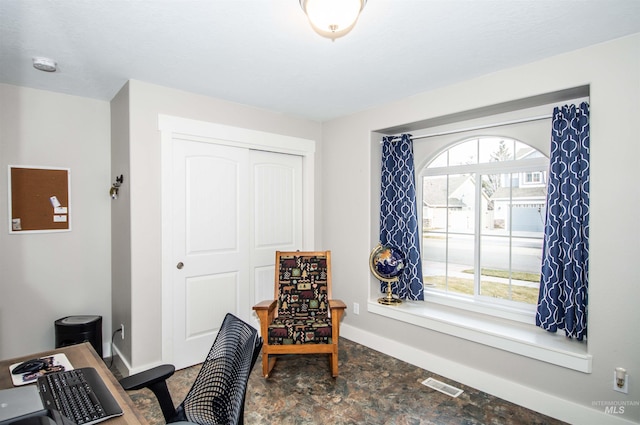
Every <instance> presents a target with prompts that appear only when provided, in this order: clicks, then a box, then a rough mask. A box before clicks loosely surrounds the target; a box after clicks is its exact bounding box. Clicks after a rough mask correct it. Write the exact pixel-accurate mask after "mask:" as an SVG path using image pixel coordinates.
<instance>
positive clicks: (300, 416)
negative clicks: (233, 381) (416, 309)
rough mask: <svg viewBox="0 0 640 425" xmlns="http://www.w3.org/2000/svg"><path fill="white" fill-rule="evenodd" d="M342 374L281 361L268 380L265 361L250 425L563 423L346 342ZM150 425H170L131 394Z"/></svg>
mask: <svg viewBox="0 0 640 425" xmlns="http://www.w3.org/2000/svg"><path fill="white" fill-rule="evenodd" d="M340 344H341V346H340V375H339V376H338V377H337V378H335V379H334V378H332V377H331V374H330V372H329V363H328V359H327V357H326V355H325V356H322V355H304V356H302V355H299V356H282V357H280V358H279V359H278V362H277V363H276V366H275V368H274V370H273V372H272V374H271V376H270V377H269V379H264V378H263V377H262V376H261V374H260V370H261V365H260V358H258V361H257V363H256V366H255V367H254V369H253V372H252V374H251V378H250V380H249V387H248V390H247V396H246V402H245V416H244V421H245V424H246V425H258V424H281V425H288V424H292V425H293V424H296V425H297V424H300V425H302V424H345V425H346V424H354V425H355V424H367V425H369V424H370V425H378V424H380V425H382V424H397V425H403V424H412V425H413V424H415V425H418V424H460V425H463V424H464V425H479V424H483V425H485V424H492V425H493V424H495V425H520V424H522V425H532V424H549V425H557V424H562V423H563V422H561V421H558V420H556V419H553V418H550V417H548V416H545V415H542V414H540V413H537V412H534V411H531V410H528V409H525V408H523V407H520V406H518V405H515V404H513V403H509V402H507V401H504V400H501V399H498V398H496V397H493V396H491V395H489V394H486V393H483V392H480V391H478V390H475V389H473V388H470V387H467V386H464V385H461V384H459V383H457V382H454V381H451V380H448V379H446V378H444V377H441V376H438V375H436V374H434V373H431V372H429V371H426V370H423V369H420V368H418V367H415V366H412V365H410V364H407V363H405V362H402V361H400V360H397V359H394V358H392V357H389V356H386V355H384V354H382V353H379V352H377V351H374V350H371V349H369V348H367V347H364V346H362V345H360V344H356V343H354V342H352V341H349V340H347V339H344V338H342V339H341V340H340ZM198 370H199V367H198V366H194V367H191V368H187V369H184V370H181V371H178V372H176V374H175V375H174V376H173V377H171V378H170V380H169V389H170V391H171V393H172V395H173V398H174V401H175V402H179V401H181V400H182V399H183V398H184V397H185V395H186V393H187V391H188V390H189V388H190V386H191V383H192V382H193V380H194V379H195V377H196V375H197V372H198ZM428 377H433V378H434V379H437V380H440V381H442V382H445V383H447V384H450V385H453V386H455V387H457V388H460V389H462V390H464V392H463V393H462V394H460V395H459V396H458V397H457V398H452V397H450V396H448V395H445V394H442V393H440V392H438V391H436V390H433V389H431V388H428V387H426V386H424V385H422V384H421V382H422V381H423V380H425V379H426V378H428ZM130 395H131V398H132V399H133V400H134V403H135V404H136V406H137V407H138V408H139V409H140V410H142V411H143V412H144V414H145V417H147V418H148V420H149V425H158V424H161V423H163V418H162V413H161V412H160V409H159V407H158V405H157V403H156V402H155V399H154V398H153V395H152V393H151V392H150V391H148V390H141V391H134V392H132V393H131V394H130Z"/></svg>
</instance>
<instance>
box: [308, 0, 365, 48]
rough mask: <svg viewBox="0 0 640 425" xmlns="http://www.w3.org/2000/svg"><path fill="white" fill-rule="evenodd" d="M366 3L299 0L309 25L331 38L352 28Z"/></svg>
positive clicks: (342, 0)
mask: <svg viewBox="0 0 640 425" xmlns="http://www.w3.org/2000/svg"><path fill="white" fill-rule="evenodd" d="M366 3H367V0H300V6H301V7H302V10H304V13H306V15H307V17H308V18H309V22H310V23H311V27H312V28H313V29H314V30H315V31H316V32H317V33H318V34H320V35H321V36H323V37H327V38H330V39H332V40H335V39H336V38H339V37H342V36H343V35H345V34H347V33H348V32H349V31H351V29H353V27H354V26H355V24H356V22H357V21H358V17H359V16H360V12H361V11H362V9H363V8H364V5H365V4H366Z"/></svg>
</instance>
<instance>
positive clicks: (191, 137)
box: [158, 114, 315, 363]
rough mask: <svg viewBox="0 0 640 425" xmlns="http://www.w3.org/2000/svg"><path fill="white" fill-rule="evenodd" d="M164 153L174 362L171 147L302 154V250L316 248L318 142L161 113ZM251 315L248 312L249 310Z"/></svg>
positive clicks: (167, 334) (167, 326)
mask: <svg viewBox="0 0 640 425" xmlns="http://www.w3.org/2000/svg"><path fill="white" fill-rule="evenodd" d="M158 130H159V131H160V155H161V173H160V174H161V198H162V199H161V208H162V212H161V213H162V283H161V285H162V304H161V306H162V307H161V308H162V314H161V316H162V363H172V362H173V358H172V357H173V330H172V329H173V328H172V326H173V303H172V297H171V293H170V290H171V283H172V279H171V276H172V274H173V267H175V264H173V258H172V246H173V240H172V230H171V222H172V214H171V199H170V195H171V181H172V180H173V176H172V165H171V164H172V160H171V147H172V144H173V142H174V140H185V141H196V142H204V143H213V144H218V145H225V146H234V147H240V148H247V149H255V150H262V151H268V152H276V153H284V154H291V155H298V156H301V157H302V179H303V182H302V245H303V246H302V249H303V250H310V249H313V247H314V222H315V215H314V210H315V209H314V186H315V182H314V175H315V169H314V166H315V141H313V140H309V139H302V138H298V137H292V136H284V135H280V134H275V133H267V132H262V131H257V130H250V129H245V128H239V127H231V126H227V125H222V124H216V123H210V122H205V121H197V120H192V119H187V118H180V117H175V116H171V115H163V114H159V115H158ZM247 314H249V313H247Z"/></svg>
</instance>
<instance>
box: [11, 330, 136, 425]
mask: <svg viewBox="0 0 640 425" xmlns="http://www.w3.org/2000/svg"><path fill="white" fill-rule="evenodd" d="M56 353H64V354H65V355H66V356H67V358H68V359H69V361H70V362H71V365H72V366H73V367H74V368H81V367H93V368H95V369H96V370H97V371H98V373H99V374H100V377H102V380H103V381H104V383H105V385H106V386H107V388H109V391H111V394H113V397H114V398H115V399H116V401H117V402H118V404H119V405H120V407H121V408H122V411H123V413H124V414H123V415H122V416H119V417H117V418H112V419H109V420H107V421H105V422H102V423H103V424H105V425H147V421H146V419H145V418H144V417H143V416H141V415H140V413H139V412H138V410H137V409H136V408H135V406H134V404H133V402H132V401H131V399H130V398H129V396H128V395H127V393H126V391H125V390H124V389H122V387H121V386H120V384H119V383H118V381H117V380H116V378H115V377H114V376H113V374H112V373H111V372H110V371H109V369H108V368H107V366H106V365H105V364H104V361H103V360H102V359H101V358H100V357H99V356H98V354H97V353H96V351H95V350H94V349H93V347H92V346H91V344H89V343H88V342H83V343H82V344H78V345H71V346H69V347H64V348H56V349H55V350H52V351H46V352H43V353H37V354H30V355H27V356H21V357H16V358H13V359H9V360H2V361H0V389H5V388H12V387H13V382H12V381H11V375H10V373H9V366H10V365H12V364H14V363H18V362H22V361H24V360H28V359H33V358H36V357H44V356H49V355H51V354H56Z"/></svg>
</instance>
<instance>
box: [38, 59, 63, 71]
mask: <svg viewBox="0 0 640 425" xmlns="http://www.w3.org/2000/svg"><path fill="white" fill-rule="evenodd" d="M33 67H34V68H35V69H37V70H40V71H45V72H56V70H57V69H58V65H57V64H56V61H54V60H53V59H49V58H33Z"/></svg>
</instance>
